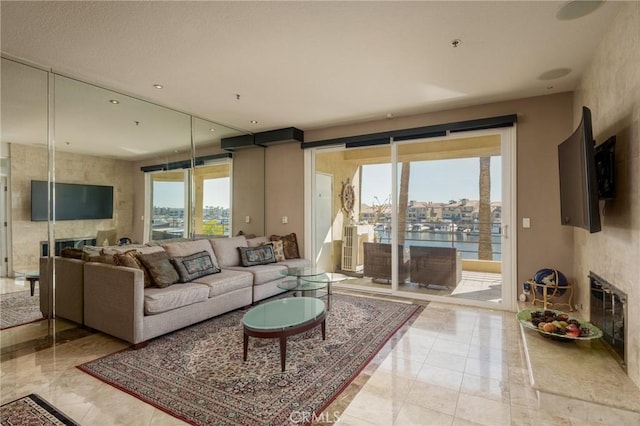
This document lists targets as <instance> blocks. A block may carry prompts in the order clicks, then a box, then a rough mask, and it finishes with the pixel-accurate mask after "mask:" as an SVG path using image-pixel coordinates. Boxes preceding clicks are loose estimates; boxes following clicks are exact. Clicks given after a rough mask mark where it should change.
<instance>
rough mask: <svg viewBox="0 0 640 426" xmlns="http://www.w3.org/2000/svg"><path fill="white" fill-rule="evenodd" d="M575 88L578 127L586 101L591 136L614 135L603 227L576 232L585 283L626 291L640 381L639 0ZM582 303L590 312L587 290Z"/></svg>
mask: <svg viewBox="0 0 640 426" xmlns="http://www.w3.org/2000/svg"><path fill="white" fill-rule="evenodd" d="M594 53H595V55H594V57H593V59H592V63H591V64H590V66H589V67H588V69H587V71H586V72H585V74H584V75H583V77H582V80H581V83H580V86H579V87H578V90H577V91H576V96H575V105H574V109H573V112H574V126H577V124H578V122H579V114H580V108H581V106H582V105H584V106H587V107H589V108H590V109H591V115H592V121H593V136H594V138H595V139H596V142H597V143H601V142H603V141H604V140H606V139H607V138H608V137H610V136H612V135H616V139H617V140H616V169H617V170H616V179H617V182H616V184H617V195H616V199H615V200H613V201H606V202H604V203H603V202H601V203H600V204H601V205H600V213H601V221H602V232H599V233H595V234H589V233H588V232H587V231H584V230H581V229H576V230H575V231H574V239H575V242H574V247H573V250H574V253H575V268H574V275H575V276H576V277H577V278H578V281H579V283H580V287H581V288H583V289H584V288H586V287H587V286H588V274H589V271H593V272H595V273H596V274H598V275H600V276H601V277H602V278H604V279H606V280H607V281H609V282H610V283H612V284H613V285H614V286H616V287H618V288H619V289H621V290H622V291H624V292H625V293H627V296H628V297H627V307H628V320H629V321H628V323H627V330H626V332H627V337H628V343H627V353H626V357H627V365H628V374H629V376H630V377H631V379H632V380H633V381H634V382H635V383H636V384H637V385H638V386H640V308H639V307H640V196H639V192H640V191H639V189H640V186H639V184H640V154H639V152H640V3H639V2H629V3H626V4H625V6H624V7H623V9H622V10H621V12H620V14H619V15H618V17H617V18H616V20H615V21H614V22H612V23H611V30H610V32H609V33H608V34H607V36H606V37H605V38H604V39H603V40H602V42H601V44H600V46H599V48H598V50H597V51H596V52H594ZM578 303H580V304H582V305H583V306H584V310H585V311H586V313H588V312H589V295H588V293H587V292H586V291H581V292H580V294H579V297H578Z"/></svg>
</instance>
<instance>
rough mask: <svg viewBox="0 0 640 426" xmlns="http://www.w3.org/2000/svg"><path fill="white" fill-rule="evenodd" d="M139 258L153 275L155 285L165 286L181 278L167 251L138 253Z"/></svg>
mask: <svg viewBox="0 0 640 426" xmlns="http://www.w3.org/2000/svg"><path fill="white" fill-rule="evenodd" d="M138 259H139V260H140V262H142V264H143V265H144V267H145V268H147V271H149V275H151V280H152V282H153V285H155V286H156V287H160V288H164V287H169V286H170V285H171V284H175V283H177V282H178V280H179V279H180V276H179V275H178V272H177V271H176V268H174V267H173V264H172V263H171V261H170V260H169V255H168V254H167V252H165V251H159V252H157V253H149V254H138Z"/></svg>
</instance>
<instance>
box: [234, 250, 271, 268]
mask: <svg viewBox="0 0 640 426" xmlns="http://www.w3.org/2000/svg"><path fill="white" fill-rule="evenodd" d="M238 251H239V252H240V261H241V262H242V266H254V265H266V264H267V263H276V256H275V255H274V254H273V247H272V246H271V245H268V246H267V245H264V246H260V247H238Z"/></svg>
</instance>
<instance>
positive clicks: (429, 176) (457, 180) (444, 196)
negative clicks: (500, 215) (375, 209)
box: [360, 157, 502, 205]
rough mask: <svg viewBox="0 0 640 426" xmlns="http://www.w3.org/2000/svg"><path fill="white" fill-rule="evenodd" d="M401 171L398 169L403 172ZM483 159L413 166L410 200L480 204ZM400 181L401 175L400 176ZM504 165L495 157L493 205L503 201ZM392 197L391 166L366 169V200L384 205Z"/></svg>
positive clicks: (366, 201) (381, 165)
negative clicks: (471, 201)
mask: <svg viewBox="0 0 640 426" xmlns="http://www.w3.org/2000/svg"><path fill="white" fill-rule="evenodd" d="M399 169H400V168H398V170H399ZM479 173H480V159H479V158H477V157H476V158H459V159H455V160H433V161H420V162H412V163H411V173H410V179H409V200H415V201H424V202H430V201H431V202H434V203H438V202H444V203H446V202H448V201H449V200H459V199H461V198H468V199H470V200H477V199H478V198H479V197H478V175H479ZM398 181H400V173H399V172H398ZM501 187H502V163H501V161H500V157H491V201H501V200H502V194H501ZM390 194H391V165H390V164H375V165H369V166H365V167H364V169H363V171H362V200H360V201H361V202H363V203H365V204H368V205H371V204H372V202H373V200H374V198H373V197H374V196H377V197H378V200H379V201H380V202H382V201H384V200H385V199H386V198H388V197H389V195H390Z"/></svg>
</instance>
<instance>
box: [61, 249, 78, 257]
mask: <svg viewBox="0 0 640 426" xmlns="http://www.w3.org/2000/svg"><path fill="white" fill-rule="evenodd" d="M60 257H68V258H71V259H82V249H79V248H75V247H65V248H63V249H62V250H60Z"/></svg>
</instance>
